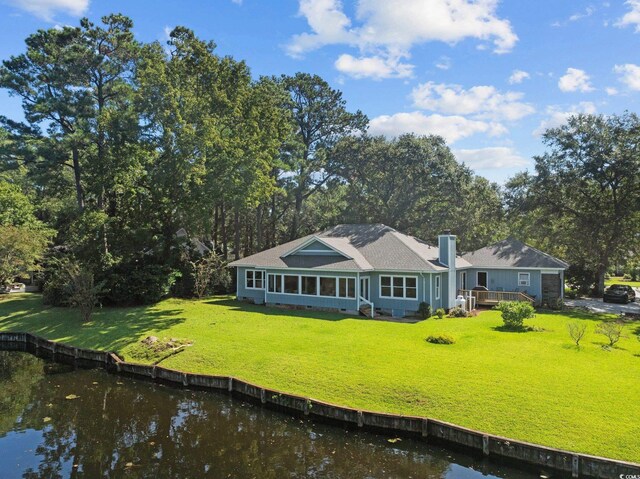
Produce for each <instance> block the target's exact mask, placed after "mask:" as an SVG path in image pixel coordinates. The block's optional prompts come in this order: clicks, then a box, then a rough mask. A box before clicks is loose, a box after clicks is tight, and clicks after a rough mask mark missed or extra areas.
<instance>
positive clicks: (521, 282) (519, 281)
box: [518, 271, 531, 287]
mask: <svg viewBox="0 0 640 479" xmlns="http://www.w3.org/2000/svg"><path fill="white" fill-rule="evenodd" d="M520 275H526V276H527V279H526V280H525V281H524V282H523V281H521V280H520ZM521 286H531V273H529V272H526V271H518V287H521Z"/></svg>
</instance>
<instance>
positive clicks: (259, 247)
mask: <svg viewBox="0 0 640 479" xmlns="http://www.w3.org/2000/svg"><path fill="white" fill-rule="evenodd" d="M263 213H264V205H263V204H262V203H260V204H259V205H258V208H256V249H257V250H258V251H262V249H263V248H262V235H263V231H262V215H263Z"/></svg>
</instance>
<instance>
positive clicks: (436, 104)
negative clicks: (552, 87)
mask: <svg viewBox="0 0 640 479" xmlns="http://www.w3.org/2000/svg"><path fill="white" fill-rule="evenodd" d="M411 96H412V98H413V103H414V105H415V106H416V107H418V108H421V109H423V110H431V111H435V112H439V113H446V114H453V115H473V116H474V117H475V118H476V119H491V120H495V121H500V120H509V121H515V120H518V119H520V118H523V117H525V116H527V115H530V114H531V113H533V112H534V111H535V109H534V108H533V106H531V105H530V104H528V103H523V102H521V101H520V100H521V99H522V97H523V94H522V93H518V92H506V93H502V92H500V91H498V90H497V89H496V88H495V87H493V86H484V85H480V86H474V87H471V88H469V89H468V90H465V89H463V88H462V87H461V86H460V85H447V84H443V83H434V82H427V83H423V84H421V85H418V86H417V87H416V88H414V89H413V91H412V93H411Z"/></svg>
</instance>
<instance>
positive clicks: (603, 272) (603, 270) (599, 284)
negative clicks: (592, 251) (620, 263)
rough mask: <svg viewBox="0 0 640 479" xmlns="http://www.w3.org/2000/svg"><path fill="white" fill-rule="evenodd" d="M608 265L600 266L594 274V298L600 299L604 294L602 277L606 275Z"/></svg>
mask: <svg viewBox="0 0 640 479" xmlns="http://www.w3.org/2000/svg"><path fill="white" fill-rule="evenodd" d="M607 268H608V265H605V264H603V265H600V266H599V267H598V271H597V273H596V289H595V291H594V294H595V296H597V297H601V296H602V295H603V294H604V277H605V275H606V274H607Z"/></svg>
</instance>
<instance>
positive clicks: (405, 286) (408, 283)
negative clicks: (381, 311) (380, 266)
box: [380, 276, 418, 299]
mask: <svg viewBox="0 0 640 479" xmlns="http://www.w3.org/2000/svg"><path fill="white" fill-rule="evenodd" d="M380 297H381V298H400V299H417V297H418V278H416V277H415V276H380Z"/></svg>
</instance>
